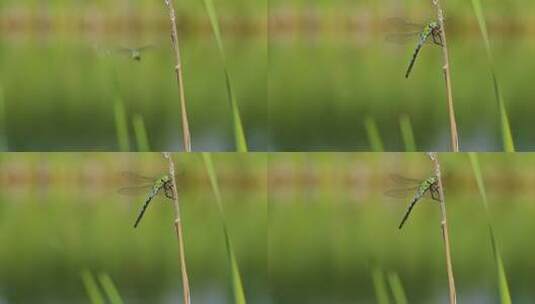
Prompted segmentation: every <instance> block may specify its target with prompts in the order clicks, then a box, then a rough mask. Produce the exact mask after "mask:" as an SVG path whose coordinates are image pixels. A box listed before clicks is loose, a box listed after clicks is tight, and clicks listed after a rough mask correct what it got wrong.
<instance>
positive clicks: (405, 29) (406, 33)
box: [387, 18, 443, 78]
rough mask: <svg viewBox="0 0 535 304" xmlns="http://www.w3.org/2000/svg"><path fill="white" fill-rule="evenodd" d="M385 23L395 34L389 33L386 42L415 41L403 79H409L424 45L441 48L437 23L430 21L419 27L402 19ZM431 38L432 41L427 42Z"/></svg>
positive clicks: (392, 19)
mask: <svg viewBox="0 0 535 304" xmlns="http://www.w3.org/2000/svg"><path fill="white" fill-rule="evenodd" d="M387 22H388V23H389V24H390V25H391V26H392V27H394V28H396V32H394V33H390V34H389V35H388V36H387V40H388V41H392V42H399V43H403V42H408V41H409V40H414V39H416V38H417V39H418V40H417V44H416V48H415V49H414V52H413V54H412V58H411V61H410V62H409V67H408V68H407V71H406V72H405V78H409V74H410V73H411V70H412V67H413V66H414V63H415V62H416V57H417V56H418V54H419V53H420V50H421V49H422V47H423V46H424V44H426V43H430V42H432V43H433V44H435V45H438V46H441V47H442V46H443V43H442V30H441V28H440V24H439V23H438V22H437V21H431V22H428V23H426V24H424V25H419V24H415V23H410V22H407V21H405V20H404V19H402V18H390V19H388V20H387ZM429 38H431V39H432V40H429Z"/></svg>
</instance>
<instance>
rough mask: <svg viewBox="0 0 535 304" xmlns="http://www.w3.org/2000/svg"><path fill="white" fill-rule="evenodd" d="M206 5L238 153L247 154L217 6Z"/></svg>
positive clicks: (206, 1)
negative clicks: (230, 111) (225, 89)
mask: <svg viewBox="0 0 535 304" xmlns="http://www.w3.org/2000/svg"><path fill="white" fill-rule="evenodd" d="M204 5H205V7H206V12H207V13H208V18H209V19H210V25H211V26H212V31H213V32H214V36H215V40H216V43H217V48H218V49H219V53H220V54H221V59H222V61H223V69H224V73H225V85H226V87H227V95H228V99H229V101H230V106H231V109H232V121H233V125H234V141H235V144H236V149H237V151H238V152H247V141H246V139H245V133H244V131H243V125H242V121H241V117H240V111H239V108H238V102H237V101H236V96H235V94H234V90H233V89H232V80H231V77H230V72H229V68H228V65H227V59H226V55H225V49H224V47H223V40H222V39H221V31H220V29H219V21H218V19H217V14H216V10H215V6H214V3H213V1H212V0H204Z"/></svg>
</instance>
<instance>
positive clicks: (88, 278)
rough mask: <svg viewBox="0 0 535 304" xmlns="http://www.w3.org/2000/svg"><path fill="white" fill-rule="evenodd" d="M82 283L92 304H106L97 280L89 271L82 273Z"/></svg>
mask: <svg viewBox="0 0 535 304" xmlns="http://www.w3.org/2000/svg"><path fill="white" fill-rule="evenodd" d="M81 277H82V282H83V283H84V286H85V290H86V292H87V296H88V297H89V300H90V301H91V303H92V304H104V297H103V296H102V293H101V292H100V290H99V288H98V286H97V282H96V281H95V278H94V277H93V275H92V274H91V272H90V271H89V270H84V271H82V273H81Z"/></svg>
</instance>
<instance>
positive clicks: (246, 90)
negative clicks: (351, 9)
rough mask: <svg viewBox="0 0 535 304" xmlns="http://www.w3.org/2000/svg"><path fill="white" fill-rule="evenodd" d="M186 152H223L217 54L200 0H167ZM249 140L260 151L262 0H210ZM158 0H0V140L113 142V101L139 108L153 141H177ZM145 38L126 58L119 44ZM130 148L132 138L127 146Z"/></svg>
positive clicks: (225, 126)
mask: <svg viewBox="0 0 535 304" xmlns="http://www.w3.org/2000/svg"><path fill="white" fill-rule="evenodd" d="M176 2H177V3H176V11H177V15H178V17H177V18H178V27H179V40H180V47H181V53H182V65H183V70H184V71H183V74H184V85H185V94H186V99H187V103H188V114H189V122H190V129H191V134H192V144H193V149H194V150H203V151H212V150H216V151H228V150H230V151H232V150H234V138H233V130H232V119H231V109H230V105H229V101H228V98H227V89H226V83H225V77H224V71H223V61H222V58H221V55H220V53H219V51H218V49H217V44H216V41H215V39H214V35H213V33H212V29H211V28H210V21H209V19H208V16H207V13H206V9H205V7H204V4H203V2H202V1H196V2H179V1H176ZM213 2H214V5H215V7H216V10H217V14H218V15H216V17H218V18H219V23H220V26H221V32H222V36H223V44H224V48H225V53H226V59H227V65H228V68H229V73H230V74H231V75H232V86H233V89H234V94H235V96H236V99H237V102H238V104H239V109H240V114H241V117H242V121H243V124H244V128H245V132H246V135H247V138H248V144H249V148H250V149H252V150H264V151H265V150H266V149H267V132H268V130H267V127H266V125H267V96H266V89H267V86H266V77H267V72H266V70H267V47H266V43H267V38H266V26H265V24H266V4H265V2H263V1H258V2H257V1H242V0H233V1H221V0H215V1H213ZM168 16H169V15H168V11H167V9H166V6H165V4H164V1H163V0H162V1H130V0H128V1H127V0H119V1H45V2H43V1H9V0H8V1H2V3H1V4H0V33H1V35H0V122H1V123H0V138H1V142H0V150H10V151H58V150H60V151H61V150H75V151H93V150H97V151H98V150H107V151H117V150H119V147H118V143H117V135H116V129H115V120H114V119H115V116H114V115H115V113H114V101H115V97H116V96H119V97H120V98H121V100H122V102H123V104H124V107H125V108H126V112H127V120H128V125H129V126H130V127H129V129H130V130H129V131H130V137H131V140H132V141H133V138H134V134H133V132H134V130H133V127H132V118H133V116H134V115H136V114H139V115H141V116H142V118H143V120H144V122H145V125H146V129H147V134H148V138H149V144H150V147H151V148H152V150H155V151H163V150H173V151H175V150H182V145H181V144H182V138H181V135H182V131H181V123H180V112H179V103H178V102H179V101H178V93H177V91H178V89H177V84H176V79H175V73H174V66H175V63H174V60H175V59H174V53H173V52H172V49H171V42H170V38H169V20H168ZM145 45H151V46H153V47H152V48H151V49H148V50H146V51H145V52H143V53H142V57H141V61H140V62H137V61H135V60H132V59H131V58H130V57H129V55H128V54H127V53H122V52H120V51H119V50H120V49H121V48H135V47H142V46H145ZM132 149H134V148H132Z"/></svg>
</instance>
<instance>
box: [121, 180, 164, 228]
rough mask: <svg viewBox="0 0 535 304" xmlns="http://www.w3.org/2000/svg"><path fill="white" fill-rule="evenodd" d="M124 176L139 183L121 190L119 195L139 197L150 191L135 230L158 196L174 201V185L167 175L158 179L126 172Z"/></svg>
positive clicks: (137, 219)
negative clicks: (138, 195) (140, 194)
mask: <svg viewBox="0 0 535 304" xmlns="http://www.w3.org/2000/svg"><path fill="white" fill-rule="evenodd" d="M123 176H124V177H126V178H128V179H130V180H131V181H133V182H135V183H138V185H137V186H132V187H125V188H121V189H119V193H121V194H126V195H130V194H134V195H137V194H139V193H142V192H146V191H148V194H147V197H146V198H145V203H144V204H143V206H142V207H141V210H140V212H139V214H138V216H137V218H136V222H135V223H134V228H137V226H138V225H139V222H140V221H141V219H142V218H143V215H144V214H145V211H146V210H147V207H148V206H149V204H150V202H151V201H152V200H153V199H154V198H155V197H156V196H158V195H161V194H163V195H164V196H165V197H166V198H168V199H174V195H173V185H172V182H171V178H170V177H169V175H167V174H165V175H162V176H160V177H157V178H150V177H145V176H141V175H138V174H136V173H132V172H124V173H123Z"/></svg>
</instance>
